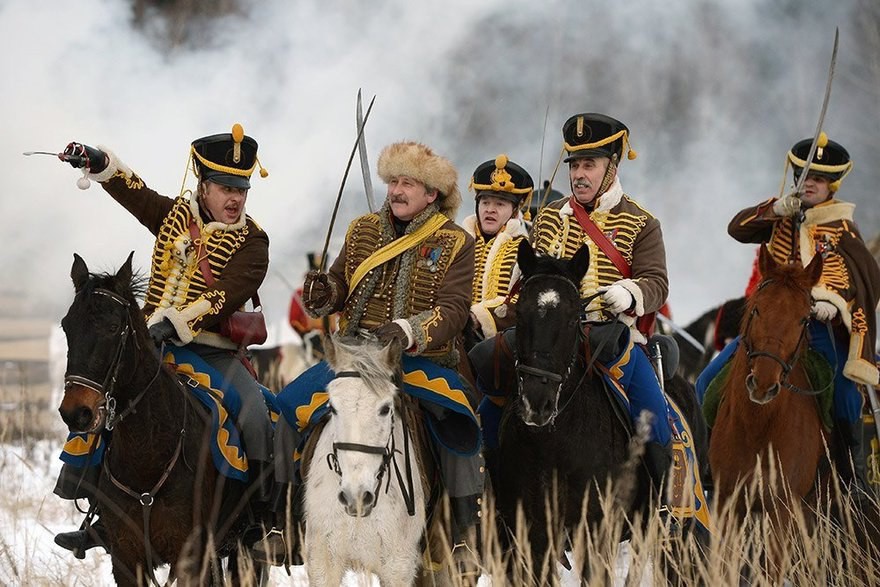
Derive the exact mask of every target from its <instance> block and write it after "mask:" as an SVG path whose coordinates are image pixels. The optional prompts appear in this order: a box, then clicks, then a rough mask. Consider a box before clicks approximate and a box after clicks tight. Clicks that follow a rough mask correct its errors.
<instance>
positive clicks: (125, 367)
mask: <svg viewBox="0 0 880 587" xmlns="http://www.w3.org/2000/svg"><path fill="white" fill-rule="evenodd" d="M133 255H134V253H132V254H130V255H129V256H128V259H127V260H126V261H125V263H124V264H123V265H122V267H121V268H120V269H119V271H118V272H117V273H116V274H115V275H110V274H100V275H99V274H92V273H89V269H88V267H87V266H86V263H85V261H83V259H82V257H80V256H79V255H77V254H74V256H73V267H72V268H71V270H70V277H71V279H72V280H73V285H74V290H75V292H76V293H75V296H74V299H73V303H72V304H71V305H70V309H68V311H67V315H65V316H64V318H63V319H62V320H61V327H62V328H63V330H64V334H65V335H66V337H67V371H66V373H65V376H64V397H63V399H62V401H61V406H60V407H59V408H58V411H59V412H60V413H61V418H62V419H63V420H64V422H65V423H66V424H67V427H68V428H69V429H70V431H71V432H77V433H84V432H98V431H100V430H101V428H102V427H107V428H112V426H113V420H114V417H115V410H116V402H117V399H118V397H117V393H116V392H117V391H119V390H120V389H121V388H122V387H123V386H117V381H118V378H119V377H120V376H123V377H124V376H130V375H131V372H130V371H131V363H130V361H133V360H134V355H135V352H136V348H135V347H136V346H137V345H136V344H135V341H136V338H135V336H136V335H137V334H139V335H140V337H141V340H144V339H146V337H147V334H146V326H145V325H144V320H143V317H142V315H141V313H140V308H139V307H138V304H137V301H136V299H135V289H137V287H139V286H138V284H134V283H133V274H132V269H131V259H132V256H133Z"/></svg>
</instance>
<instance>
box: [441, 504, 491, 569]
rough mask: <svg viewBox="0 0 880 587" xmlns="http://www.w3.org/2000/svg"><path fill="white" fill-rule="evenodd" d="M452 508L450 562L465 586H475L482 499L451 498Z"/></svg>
mask: <svg viewBox="0 0 880 587" xmlns="http://www.w3.org/2000/svg"><path fill="white" fill-rule="evenodd" d="M449 501H450V506H451V508H452V545H453V546H452V560H453V563H454V564H455V566H456V570H457V571H458V573H459V577H460V578H461V579H462V580H463V581H465V583H466V584H474V585H476V582H477V579H479V577H480V551H481V549H482V540H481V536H480V517H481V516H482V512H481V511H480V506H481V504H482V502H483V497H482V495H480V494H476V495H468V496H465V497H453V498H451V499H450V500H449Z"/></svg>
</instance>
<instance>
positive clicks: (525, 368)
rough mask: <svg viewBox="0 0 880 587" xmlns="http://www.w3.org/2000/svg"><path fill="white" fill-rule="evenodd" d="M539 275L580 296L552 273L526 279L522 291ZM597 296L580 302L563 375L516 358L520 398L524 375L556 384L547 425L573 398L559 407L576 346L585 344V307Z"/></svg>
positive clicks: (573, 284) (577, 290) (597, 294)
mask: <svg viewBox="0 0 880 587" xmlns="http://www.w3.org/2000/svg"><path fill="white" fill-rule="evenodd" d="M539 275H540V276H541V277H544V278H546V279H553V280H555V281H558V282H561V283H564V284H565V285H566V287H568V288H569V289H572V290H574V292H575V295H576V296H580V289H579V288H578V286H577V285H576V284H575V283H573V282H572V281H571V280H570V279H568V278H566V277H563V276H562V275H554V274H552V273H542V274H536V275H532V276H530V277H528V278H526V279H525V281H524V282H523V284H522V289H525V286H526V285H528V283H529V281H531V280H532V279H535V278H536V277H538V276H539ZM599 295H600V294H599V292H596V293H594V294H592V295H589V296H587V297H586V298H584V299H582V300H581V309H580V320H579V323H580V325H581V327H579V328H578V332H577V334H578V335H577V336H576V337H575V340H574V344H573V347H572V350H571V360H569V362H568V365H567V366H566V368H565V371H564V372H563V373H557V372H555V371H549V370H547V369H541V368H539V367H534V366H532V365H528V364H527V363H525V362H523V361H521V360H520V358H519V356H517V358H516V361H515V363H514V365H515V370H516V386H517V393H518V394H519V396H520V397H522V394H523V385H524V383H525V377H524V376H526V375H529V376H532V377H540V378H541V382H542V383H545V384H546V383H548V382H550V381H553V382H554V383H556V391H555V398H554V401H553V412H552V413H551V414H550V418H549V420H548V422H547V424H548V425H551V424H553V422H554V421H555V420H556V417H557V416H558V415H559V414H560V413H561V412H562V411H563V410H564V409H565V408H566V407H568V404H570V403H571V400H572V399H573V398H574V393H572V394H571V395H570V396H569V398H568V400H567V401H566V402H565V403H564V404H563V405H562V407H559V397H560V395H561V394H562V388H563V387H564V386H565V384H566V382H567V381H568V376H569V375H571V370H572V368H573V367H574V364H575V362H576V361H577V358H578V352H577V349H578V346H579V345H581V344H584V342H585V334H584V328H583V325H584V321H585V316H586V310H587V306H589V305H590V303H591V302H592V301H593V300H594V299H595V298H596V297H598V296H599ZM603 342H604V341H603ZM599 350H601V347H600V348H599V349H596V352H595V353H593V357H592V358H591V359H590V362H589V363H588V364H587V367H586V369H584V374H583V375H582V376H581V381H580V383H582V382H583V380H584V378H586V376H587V374H588V373H589V372H590V369H591V368H592V366H593V363H595V361H596V357H598V355H599V352H598V351H599ZM580 383H579V384H578V387H579V386H580Z"/></svg>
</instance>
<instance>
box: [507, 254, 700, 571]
mask: <svg viewBox="0 0 880 587" xmlns="http://www.w3.org/2000/svg"><path fill="white" fill-rule="evenodd" d="M518 260H519V266H520V269H521V270H522V273H523V285H522V288H521V290H520V293H519V301H518V302H517V324H516V343H515V347H516V357H517V367H516V371H517V390H516V393H515V394H514V395H513V397H512V398H511V399H510V400H509V401H508V402H507V404H506V406H505V408H504V412H503V415H502V419H501V426H500V432H499V449H498V476H497V482H495V486H494V490H495V495H496V501H497V507H498V511H499V514H500V517H501V520H502V522H503V525H504V526H505V527H507V529H508V531H510V532H511V533H513V534H516V536H517V537H520V536H522V534H523V532H522V529H521V528H520V529H518V530H517V529H516V520H517V508H518V507H520V506H521V507H522V509H523V514H524V516H523V517H524V520H525V521H526V523H527V525H528V526H527V539H528V543H529V546H530V553H523V552H519V553H518V554H516V556H518V557H519V558H520V559H523V558H525V557H523V554H530V555H531V574H532V578H531V580H532V581H535V582H538V583H543V582H546V581H552V580H553V579H552V567H551V569H550V572H551V576H550V577H548V576H546V574H545V570H542V569H546V568H547V567H546V565H547V564H548V563H550V564H551V565H552V564H553V563H554V561H555V560H556V557H559V556H560V553H561V552H562V548H563V547H564V546H565V543H566V541H568V542H569V543H571V542H573V537H574V535H575V533H576V532H579V531H582V530H583V527H582V524H583V522H586V523H587V524H588V525H589V526H590V527H592V528H596V527H598V526H599V525H600V524H601V522H602V520H603V517H604V515H605V511H604V509H603V507H602V503H601V499H600V496H604V495H605V491H606V483H608V482H612V483H613V487H614V489H615V490H617V491H616V493H615V494H614V495H615V499H617V500H618V502H619V506H620V509H621V510H622V512H619V511H617V512H615V513H623V514H625V515H626V518H627V519H628V520H630V521H632V520H633V514H635V513H636V512H641V513H643V514H646V513H648V511H649V507H650V504H651V503H653V504H654V505H655V506H657V505H659V504H658V501H657V499H656V498H657V495H656V490H655V489H654V488H653V485H652V483H651V480H650V476H649V475H648V472H647V470H646V468H645V467H643V466H639V465H638V458H637V457H633V455H632V451H631V437H632V432H631V430H630V429H631V427H632V426H631V423H630V417H629V414H628V412H627V410H626V409H625V408H623V406H621V405H620V404H619V403H618V402H617V400H616V399H614V398H613V397H611V395H610V394H609V392H607V391H606V390H605V387H604V383H603V382H602V379H601V378H600V377H599V376H598V375H597V374H596V369H595V368H594V365H592V364H591V363H592V359H590V358H588V356H589V355H590V351H589V349H588V348H587V347H588V345H587V343H586V341H585V337H584V331H583V325H582V318H583V316H584V301H583V300H582V299H581V296H580V283H581V280H582V279H583V276H584V275H585V274H586V271H587V269H588V266H589V263H590V253H589V249H588V248H587V247H586V246H584V247H582V248H581V249H580V250H579V251H578V252H577V253H576V254H575V255H574V257H572V259H570V260H560V259H554V258H551V257H538V256H536V255H535V253H534V251H533V250H532V248H531V245H530V244H529V243H528V242H527V241H525V240H523V241H522V243H521V244H520V248H519V257H518ZM638 352H641V351H638ZM673 389H675V392H674V393H675V395H676V397H674V399H675V401H676V403H678V404H679V405H680V406H684V407H685V408H686V409H685V411H686V414H687V417H688V420H689V421H690V420H692V419H700V418H701V416H700V415H699V407H698V405H697V402H696V397H695V395H694V393H693V389H692V388H690V387H689V386H688V384H687V383H686V382H685V381H684V380H683V379H682V378H681V377H680V376H676V377H675V384H674V385H671V386H669V387H668V388H667V391H668V392H670V394H671V393H672V390H673ZM691 428H692V429H693V430H694V434H695V436H696V435H699V438H696V439H695V445H696V446H698V447H701V448H702V450H705V440H706V439H705V426H704V425H703V426H702V427H700V426H691ZM703 456H705V455H703ZM703 462H705V460H704V461H703ZM493 481H494V479H493ZM548 500H549V507H550V508H551V509H552V511H553V514H552V515H551V516H550V519H549V520H548V515H547V513H548ZM585 503H586V507H587V509H586V511H584V504H585ZM647 517H648V516H643V518H642V519H643V520H646V519H647ZM612 523H613V524H614V525H615V527H622V526H624V524H625V520H624V516H623V515H621V516H620V519H619V520H617V519H615V520H614V521H613V522H612ZM503 535H504V534H503V533H502V536H503ZM514 541H515V542H518V540H514ZM586 558H587V557H584V559H585V560H583V561H579V563H580V565H581V568H580V569H579V570H580V573H581V578H582V580H583V581H587V580H588V576H589V572H590V568H589V561H588V560H586ZM513 562H514V566H521V565H522V562H523V561H522V560H515V561H513ZM525 566H526V567H527V566H528V564H526V565H525ZM514 573H515V571H514ZM518 579H520V580H524V581H529V578H528V577H518Z"/></svg>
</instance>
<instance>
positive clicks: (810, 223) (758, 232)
mask: <svg viewBox="0 0 880 587" xmlns="http://www.w3.org/2000/svg"><path fill="white" fill-rule="evenodd" d="M812 143H813V139H803V140H801V141H798V142H797V143H795V144H794V146H792V148H791V149H790V150H789V152H788V153H787V154H786V169H787V167H788V165H789V164H790V165H791V166H792V169H793V171H794V173H793V178H792V179H793V181H794V183H795V184H796V183H797V181H798V179H799V178H800V176H801V174H802V173H806V174H807V178H806V180H805V182H804V185H803V191H802V193H799V194H798V193H794V192H793V193H789V194H787V195H785V196H783V197H781V198H770V199H768V200H766V201H764V202H761V203H760V204H758V205H757V206H750V207H748V208H746V209H744V210H742V211H740V212H739V213H738V214H737V215H736V216H734V217H733V219H732V220H731V221H730V224H729V226H728V227H727V230H728V232H729V233H730V236H732V237H733V238H735V239H736V240H738V241H739V242H742V243H759V244H764V243H766V246H767V247H768V249H769V251H770V253H771V255H772V256H773V258H774V259H775V260H776V261H777V262H779V263H786V262H789V261H794V262H796V263H798V264H799V265H801V266H802V267H805V266H807V265H808V264H809V263H810V261H811V260H812V259H813V257H814V256H815V255H822V257H823V258H824V262H823V266H822V276H821V278H820V280H819V283H818V285H816V286H815V287H814V288H813V290H812V292H810V293H811V295H812V299H813V312H812V319H811V320H810V323H809V341H810V348H813V349H815V350H816V351H818V352H820V353H821V354H822V355H823V356H824V357H825V358H826V359H827V360H828V363H829V364H830V365H831V366H832V367H833V368H834V370H835V376H834V402H833V407H834V409H833V412H834V442H833V443H832V449H833V456H834V460H835V464H836V466H837V471H838V474H839V475H840V479H841V481H842V482H843V483H844V484H845V485H847V486H850V487H856V488H859V489H864V488H866V487H867V484H866V476H865V466H866V459H865V454H864V447H863V441H862V421H861V416H862V405H863V403H864V398H863V397H862V394H861V393H860V392H859V390H858V388H857V387H856V384H858V383H863V384H867V385H874V386H876V385H877V384H878V370H877V364H876V362H875V356H874V342H875V337H876V332H877V330H876V315H875V313H874V309H875V308H876V307H877V302H878V300H880V269H878V267H877V261H876V260H875V259H874V257H873V255H871V253H870V251H868V248H867V246H866V245H865V242H864V240H862V236H861V234H860V233H859V229H858V227H857V226H856V224H855V222H854V221H853V212H854V210H855V204H850V203H848V202H843V201H841V200H838V199H836V198H835V194H836V193H837V190H838V188H839V187H840V183H841V182H842V181H843V179H844V177H846V175H847V174H848V173H849V172H850V170H851V169H852V166H853V164H852V161H851V160H850V156H849V153H848V152H847V150H846V149H845V148H843V146H842V145H840V144H839V143H837V142H835V141H832V140H829V139H828V137H827V136H826V135H825V133H820V135H819V139H818V140H817V143H816V144H817V149H816V152H815V154H814V156H813V160H812V161H810V162H809V165H808V163H807V160H806V159H807V157H808V156H809V153H810V147H811V146H812ZM805 170H806V171H805ZM783 181H785V178H783ZM781 191H782V190H780V192H781ZM758 279H760V277H759V278H758ZM828 325H830V326H831V328H830V334H829V328H828ZM738 344H739V339H738V338H737V340H734V341H733V342H731V343H730V344H729V345H727V346H726V347H725V348H724V350H723V351H722V352H721V353H720V354H719V355H718V356H717V357H715V359H713V360H712V362H711V363H710V364H709V365H708V366H707V367H706V369H705V370H704V371H703V373H702V374H701V375H700V377H699V379H698V380H697V393H698V395H699V397H700V398H701V399H702V397H703V395H704V394H705V392H706V388H707V387H708V385H709V383H710V382H711V381H712V379H714V377H715V376H716V375H717V374H718V373H719V372H720V371H721V369H722V368H723V366H724V364H725V363H726V362H727V361H728V360H729V359H730V357H732V356H733V354H734V352H735V351H736V348H737V346H738ZM853 464H855V469H854V468H853Z"/></svg>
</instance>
